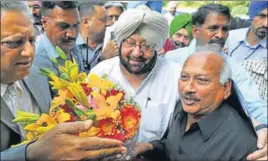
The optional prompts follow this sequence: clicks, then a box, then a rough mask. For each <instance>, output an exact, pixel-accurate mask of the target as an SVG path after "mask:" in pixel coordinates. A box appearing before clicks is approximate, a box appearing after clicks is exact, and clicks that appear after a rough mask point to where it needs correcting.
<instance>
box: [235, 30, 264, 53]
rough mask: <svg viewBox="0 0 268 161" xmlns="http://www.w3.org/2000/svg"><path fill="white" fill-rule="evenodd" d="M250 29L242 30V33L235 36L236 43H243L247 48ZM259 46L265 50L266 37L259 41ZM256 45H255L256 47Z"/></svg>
mask: <svg viewBox="0 0 268 161" xmlns="http://www.w3.org/2000/svg"><path fill="white" fill-rule="evenodd" d="M250 29H251V27H249V28H247V29H245V30H242V33H241V34H240V35H239V36H237V38H236V39H237V41H238V42H240V43H241V42H244V43H245V44H246V45H248V46H249V44H248V40H247V35H248V32H249V31H250ZM259 45H261V46H262V47H263V48H265V49H267V36H266V37H265V38H264V39H262V40H261V42H260V43H259ZM257 46H258V45H256V47H257Z"/></svg>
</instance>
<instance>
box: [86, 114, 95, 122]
mask: <svg viewBox="0 0 268 161" xmlns="http://www.w3.org/2000/svg"><path fill="white" fill-rule="evenodd" d="M96 118H97V116H96V115H95V114H92V115H89V116H88V119H89V120H93V121H94V120H96Z"/></svg>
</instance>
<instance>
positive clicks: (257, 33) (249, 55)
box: [225, 0, 268, 63]
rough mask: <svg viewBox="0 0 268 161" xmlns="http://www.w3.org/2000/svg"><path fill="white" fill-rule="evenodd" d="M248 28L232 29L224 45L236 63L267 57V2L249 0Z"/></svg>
mask: <svg viewBox="0 0 268 161" xmlns="http://www.w3.org/2000/svg"><path fill="white" fill-rule="evenodd" d="M249 17H250V19H251V20H252V22H251V26H250V27H249V28H243V29H238V30H233V31H231V32H229V37H228V39H227V41H226V44H225V46H226V47H227V48H228V52H229V55H230V56H231V57H232V58H233V59H234V60H235V61H236V62H238V63H242V62H243V61H245V60H248V59H256V58H267V34H268V22H267V17H268V2H267V1H256V0H251V1H250V6H249Z"/></svg>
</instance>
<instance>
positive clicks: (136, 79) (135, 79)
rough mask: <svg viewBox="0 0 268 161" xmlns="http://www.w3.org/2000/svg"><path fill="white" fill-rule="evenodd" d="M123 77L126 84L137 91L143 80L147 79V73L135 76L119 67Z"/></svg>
mask: <svg viewBox="0 0 268 161" xmlns="http://www.w3.org/2000/svg"><path fill="white" fill-rule="evenodd" d="M120 67H121V70H122V73H123V75H124V76H125V77H126V79H127V80H128V82H129V83H130V84H131V85H132V87H133V88H135V89H137V88H139V87H140V85H141V83H142V82H143V81H144V79H145V78H146V77H147V75H148V74H149V73H146V74H141V75H136V74H132V73H129V72H128V71H127V70H126V69H125V67H123V66H122V65H120Z"/></svg>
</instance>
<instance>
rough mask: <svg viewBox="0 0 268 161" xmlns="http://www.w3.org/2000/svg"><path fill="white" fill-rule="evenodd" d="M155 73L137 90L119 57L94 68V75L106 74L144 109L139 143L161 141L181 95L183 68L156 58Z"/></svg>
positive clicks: (92, 71)
mask: <svg viewBox="0 0 268 161" xmlns="http://www.w3.org/2000/svg"><path fill="white" fill-rule="evenodd" d="M157 59H158V60H157V62H156V65H155V67H154V69H153V70H152V72H151V73H150V74H149V75H148V76H147V78H146V79H145V80H144V81H143V82H142V84H141V85H140V87H139V88H138V89H137V90H135V89H134V88H133V87H132V86H131V84H130V83H129V82H128V81H127V79H126V78H125V76H124V75H123V73H122V71H121V67H120V60H119V57H115V58H112V59H108V60H106V61H103V62H101V63H99V64H98V65H97V66H95V67H94V68H93V69H92V70H91V73H94V74H97V75H99V76H103V75H104V74H106V75H107V77H108V79H109V80H111V81H113V82H114V83H117V84H119V85H120V86H121V88H122V89H123V90H124V91H125V92H126V93H127V94H128V95H129V96H131V97H133V98H134V100H135V101H136V102H137V103H138V104H139V105H140V107H141V108H142V116H141V124H140V131H139V134H138V141H139V142H149V141H152V140H156V139H158V140H159V139H161V138H162V136H163V135H164V133H165V131H166V129H167V127H168V124H169V120H170V118H171V115H172V113H173V111H174V107H175V104H176V101H177V100H178V98H179V94H178V79H179V75H180V72H181V66H180V65H179V64H175V63H174V62H172V61H169V60H167V59H165V58H163V57H161V58H160V57H158V58H157Z"/></svg>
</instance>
